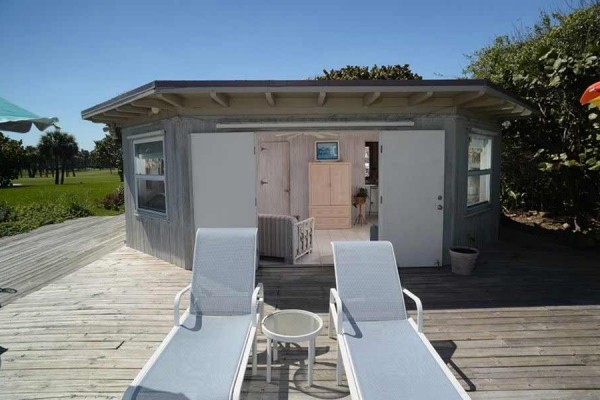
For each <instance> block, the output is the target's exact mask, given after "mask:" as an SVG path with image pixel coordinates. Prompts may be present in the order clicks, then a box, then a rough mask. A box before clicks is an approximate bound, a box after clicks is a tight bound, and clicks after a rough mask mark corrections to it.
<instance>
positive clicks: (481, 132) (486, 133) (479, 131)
mask: <svg viewBox="0 0 600 400" xmlns="http://www.w3.org/2000/svg"><path fill="white" fill-rule="evenodd" d="M469 130H470V131H471V132H473V133H477V134H479V135H484V136H500V132H494V131H489V130H487V129H481V128H475V127H471V128H469Z"/></svg>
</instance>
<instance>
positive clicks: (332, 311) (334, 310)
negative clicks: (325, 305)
mask: <svg viewBox="0 0 600 400" xmlns="http://www.w3.org/2000/svg"><path fill="white" fill-rule="evenodd" d="M329 315H330V318H329V323H330V324H331V323H333V325H334V326H335V332H336V334H338V335H340V334H341V333H342V323H343V321H342V316H343V303H342V299H341V298H340V296H339V294H338V292H337V290H336V289H334V288H331V290H330V291H329ZM331 317H335V318H331ZM330 329H331V328H330Z"/></svg>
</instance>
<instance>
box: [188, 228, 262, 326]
mask: <svg viewBox="0 0 600 400" xmlns="http://www.w3.org/2000/svg"><path fill="white" fill-rule="evenodd" d="M193 265H194V266H193V270H192V288H191V302H190V312H191V313H192V314H197V315H243V314H249V313H250V304H251V298H252V292H253V290H254V281H255V273H256V228H200V229H198V231H197V232H196V245H195V247H194V264H193Z"/></svg>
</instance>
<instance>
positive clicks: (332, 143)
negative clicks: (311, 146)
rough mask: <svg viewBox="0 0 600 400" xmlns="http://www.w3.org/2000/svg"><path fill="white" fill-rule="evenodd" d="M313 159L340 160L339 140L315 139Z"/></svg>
mask: <svg viewBox="0 0 600 400" xmlns="http://www.w3.org/2000/svg"><path fill="white" fill-rule="evenodd" d="M315 160H316V161H339V160H340V142H339V140H327V141H325V140H317V141H316V142H315Z"/></svg>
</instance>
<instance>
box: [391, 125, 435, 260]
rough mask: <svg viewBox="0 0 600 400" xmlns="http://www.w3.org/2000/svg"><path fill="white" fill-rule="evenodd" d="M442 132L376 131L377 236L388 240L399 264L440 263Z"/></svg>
mask: <svg viewBox="0 0 600 400" xmlns="http://www.w3.org/2000/svg"><path fill="white" fill-rule="evenodd" d="M444 133H445V132H444V131H386V132H381V134H380V142H379V144H380V145H381V146H380V149H379V151H380V156H379V157H380V158H379V190H380V196H381V197H380V204H379V207H380V208H379V239H380V240H389V241H390V242H392V244H393V245H394V251H395V253H396V260H397V262H398V265H399V266H401V267H419V266H439V265H441V263H442V238H443V230H444V210H443V207H442V206H443V204H444V202H443V197H442V196H443V195H444Z"/></svg>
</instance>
